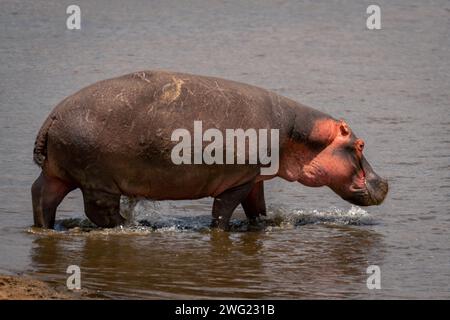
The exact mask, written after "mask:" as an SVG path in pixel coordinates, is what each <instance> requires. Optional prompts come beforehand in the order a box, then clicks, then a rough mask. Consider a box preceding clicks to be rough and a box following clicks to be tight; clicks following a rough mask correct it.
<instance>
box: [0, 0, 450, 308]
mask: <svg viewBox="0 0 450 320" xmlns="http://www.w3.org/2000/svg"><path fill="white" fill-rule="evenodd" d="M76 3H77V4H79V5H80V6H81V10H82V19H83V20H82V30H81V31H69V30H66V28H65V19H66V15H65V10H66V4H65V3H64V2H61V1H32V2H25V1H14V0H2V1H1V2H0V30H1V32H0V79H1V83H0V137H1V138H0V170H1V171H0V188H1V189H0V190H1V191H0V272H3V273H27V274H31V275H34V276H36V277H37V278H39V279H43V280H45V281H48V282H50V283H52V284H53V285H55V286H58V287H61V288H63V287H64V285H65V281H66V276H67V275H66V273H65V271H66V268H67V266H68V265H72V264H76V265H79V266H80V267H81V271H82V286H83V288H85V289H87V290H89V292H90V294H91V295H92V296H96V297H114V298H132V297H133V298H206V297H211V298H212V297H213V298H269V297H283V298H320V297H331V298H375V299H379V298H447V299H448V298H450V245H449V244H450V241H449V240H450V238H449V229H450V204H449V199H450V174H449V172H450V170H449V169H450V161H449V160H450V138H449V134H450V117H449V114H450V106H449V98H450V39H449V36H450V34H449V30H450V3H449V2H448V1H434V2H432V4H425V3H422V2H420V1H409V0H408V1H406V0H404V1H403V0H402V1H395V2H393V1H377V3H378V4H380V5H381V10H382V27H383V29H382V30H380V31H369V30H366V29H365V18H366V14H365V10H366V7H367V6H368V5H369V4H370V2H366V1H362V2H361V1H356V0H355V1H335V2H331V1H302V2H300V1H282V0H280V1H268V0H263V1H256V0H255V1H245V2H244V1H180V2H179V3H177V2H175V1H163V2H161V3H156V2H155V3H148V2H147V1H143V0H142V1H127V2H126V4H125V2H123V1H122V3H123V4H121V2H120V1H95V4H94V3H92V2H91V1H81V0H80V1H76ZM67 4H68V3H67ZM155 68H158V69H169V70H175V71H183V72H191V73H196V74H205V75H213V76H220V77H224V78H229V79H234V80H238V81H243V82H248V83H252V84H255V85H259V86H262V87H265V88H268V89H272V90H274V91H276V92H278V93H280V94H283V95H285V96H288V97H291V98H293V99H295V100H298V101H300V102H303V103H305V104H308V105H311V106H314V107H316V108H317V109H320V110H323V111H325V112H328V113H330V114H332V115H333V116H335V117H342V118H345V119H346V120H347V121H348V122H349V123H350V125H351V126H352V128H353V129H354V130H355V131H356V132H357V134H358V135H359V136H361V137H363V138H364V139H365V140H366V146H367V147H366V150H367V151H366V154H367V157H368V159H369V161H370V162H371V163H372V165H373V166H374V168H375V169H376V171H378V172H379V173H380V174H382V175H384V176H386V177H387V178H388V179H389V182H390V194H389V195H388V198H387V200H386V201H385V203H384V204H383V205H381V206H379V207H369V208H366V209H364V210H363V209H361V208H357V207H351V206H350V205H349V204H347V203H345V202H343V201H342V200H341V199H339V198H338V197H337V196H336V195H334V194H333V193H332V192H331V191H329V190H327V189H324V188H321V189H310V188H307V187H303V186H301V185H299V184H296V183H287V182H284V181H281V180H273V181H270V182H269V183H267V189H266V196H267V203H268V205H269V220H270V221H269V222H268V223H267V226H266V227H265V228H264V230H263V231H259V232H246V231H245V229H246V228H245V223H244V222H243V221H244V218H243V215H242V212H241V211H240V212H238V213H237V214H235V216H234V218H235V219H236V220H234V222H233V231H232V232H230V233H222V232H213V231H211V230H209V229H208V224H209V212H210V207H211V200H210V199H203V200H198V201H183V202H160V203H151V202H142V203H140V204H139V205H138V207H137V208H136V210H135V212H134V214H135V216H136V217H135V221H136V223H135V225H134V226H130V227H126V228H123V229H120V228H118V229H115V230H99V229H94V230H91V229H90V228H88V227H86V226H85V223H84V222H79V221H73V220H70V219H71V218H79V219H84V218H85V217H84V215H83V209H82V201H81V197H80V193H79V192H74V193H72V194H70V196H69V197H68V198H67V199H66V200H65V202H64V203H63V204H62V206H61V208H60V211H59V213H58V216H57V219H59V222H58V225H57V227H58V231H54V232H43V231H40V230H34V229H30V226H31V225H32V212H31V200H30V191H29V188H30V185H31V183H32V181H33V180H34V179H35V178H36V177H37V175H38V174H39V169H38V168H37V167H36V166H35V165H34V164H33V163H32V148H33V143H34V138H35V135H36V133H37V130H38V129H39V127H40V126H41V124H42V122H43V120H44V119H45V118H46V116H47V115H48V113H49V112H50V110H51V109H52V108H53V106H54V105H55V104H56V103H57V102H58V101H60V100H61V99H62V98H64V97H65V96H67V95H69V94H71V93H73V92H74V91H76V90H78V89H79V88H81V87H83V86H85V85H88V84H90V83H93V82H95V81H97V80H100V79H105V78H108V77H112V76H116V75H120V74H124V73H128V72H132V71H136V70H142V69H155ZM186 187H188V186H186ZM69 224H70V227H71V228H69V230H67V228H66V227H68V226H69ZM74 226H75V228H73V227H74ZM80 227H81V228H80ZM372 264H375V265H378V266H380V268H381V286H382V289H381V290H369V289H367V287H366V279H367V274H366V268H367V267H368V266H369V265H372Z"/></svg>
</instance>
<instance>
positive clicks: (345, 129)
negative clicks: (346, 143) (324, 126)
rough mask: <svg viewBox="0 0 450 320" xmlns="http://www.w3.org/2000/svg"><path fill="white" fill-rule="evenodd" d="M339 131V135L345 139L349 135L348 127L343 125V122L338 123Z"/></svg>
mask: <svg viewBox="0 0 450 320" xmlns="http://www.w3.org/2000/svg"><path fill="white" fill-rule="evenodd" d="M339 130H340V131H341V134H342V135H343V136H344V137H345V136H348V135H349V134H350V128H349V126H348V125H347V124H346V123H345V121H344V120H341V122H340V123H339Z"/></svg>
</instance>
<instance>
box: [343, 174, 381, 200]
mask: <svg viewBox="0 0 450 320" xmlns="http://www.w3.org/2000/svg"><path fill="white" fill-rule="evenodd" d="M387 191H388V184H387V182H386V180H384V179H381V178H380V181H370V182H368V181H367V179H364V187H358V186H356V185H352V186H351V187H350V192H351V195H350V197H346V198H344V200H346V201H348V202H350V203H353V204H356V205H358V206H373V205H380V204H381V203H382V202H383V201H384V199H385V196H386V194H387Z"/></svg>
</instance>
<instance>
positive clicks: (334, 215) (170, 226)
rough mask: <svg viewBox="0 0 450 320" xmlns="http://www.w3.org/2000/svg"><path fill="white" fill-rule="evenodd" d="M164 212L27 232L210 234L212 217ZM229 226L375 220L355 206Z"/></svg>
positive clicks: (61, 223)
mask: <svg viewBox="0 0 450 320" xmlns="http://www.w3.org/2000/svg"><path fill="white" fill-rule="evenodd" d="M129 208H130V207H128V209H129ZM128 209H127V210H128ZM165 212H166V211H165V210H162V208H161V207H160V205H159V203H154V202H149V201H141V202H138V203H136V204H133V205H132V209H131V210H130V211H129V212H128V215H127V218H128V219H129V220H128V222H127V224H126V225H125V226H119V227H117V228H112V229H103V228H98V227H96V226H95V225H94V224H93V223H91V222H90V221H89V220H88V219H82V218H76V219H64V220H58V221H57V222H56V225H55V230H42V229H38V228H30V229H29V230H28V231H29V232H31V233H38V234H47V235H51V234H62V233H64V234H71V235H83V234H97V235H112V234H128V235H145V234H149V233H151V232H163V233H165V232H186V231H191V232H193V231H194V232H207V231H209V230H210V228H209V224H210V222H211V217H210V215H195V216H192V215H182V216H180V215H171V214H167V213H165ZM121 214H122V212H121ZM230 224H231V231H232V232H245V231H248V230H260V231H271V230H274V229H289V228H296V227H299V226H303V225H309V224H332V225H373V224H375V220H374V219H373V217H372V216H371V215H370V214H369V213H368V212H367V211H366V210H364V209H362V208H360V207H357V206H352V207H351V208H350V209H348V210H343V209H339V208H331V209H328V210H317V209H312V210H286V209H283V208H274V209H270V210H269V212H268V214H267V216H266V217H262V218H261V219H260V220H259V221H258V224H257V225H256V226H249V225H248V223H247V221H246V220H240V219H232V221H231V223H230Z"/></svg>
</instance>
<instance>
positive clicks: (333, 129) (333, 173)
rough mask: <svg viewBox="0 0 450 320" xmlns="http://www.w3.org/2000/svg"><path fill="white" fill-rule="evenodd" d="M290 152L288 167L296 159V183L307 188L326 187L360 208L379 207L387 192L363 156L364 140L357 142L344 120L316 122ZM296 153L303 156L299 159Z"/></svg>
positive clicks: (384, 184)
mask: <svg viewBox="0 0 450 320" xmlns="http://www.w3.org/2000/svg"><path fill="white" fill-rule="evenodd" d="M295 145H296V147H295V149H290V151H291V153H290V154H291V155H292V154H293V153H292V151H294V153H295V154H297V156H296V158H295V159H292V157H290V158H291V159H290V160H291V161H289V162H290V164H291V165H292V164H293V163H292V160H295V162H296V163H295V166H296V167H297V168H298V170H294V171H296V172H295V173H296V174H295V175H292V170H291V171H290V172H289V171H287V172H288V173H290V174H291V177H292V178H294V177H295V178H294V179H288V180H291V181H293V180H297V181H298V182H300V183H302V184H304V185H307V186H310V187H320V186H325V185H326V186H328V187H330V188H331V189H332V190H333V191H334V192H336V193H337V194H338V195H339V196H340V197H341V198H343V199H344V200H346V201H348V202H350V203H353V204H356V205H359V206H371V205H379V204H381V203H382V202H383V200H384V198H385V197H386V194H387V192H388V183H387V181H386V180H385V179H382V178H381V177H380V176H378V175H377V174H376V173H375V171H374V170H373V169H372V167H371V166H370V165H369V163H368V162H367V160H366V158H365V157H364V155H363V150H364V141H363V140H362V139H358V138H357V137H356V136H355V135H354V133H353V132H352V131H351V129H350V128H349V127H348V125H347V124H346V123H345V122H344V121H336V120H334V119H327V120H324V121H318V122H316V124H315V125H314V127H313V128H312V130H311V131H310V133H309V134H308V135H307V138H306V141H303V143H301V144H299V143H298V142H297V143H295ZM299 154H302V155H301V156H299Z"/></svg>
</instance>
